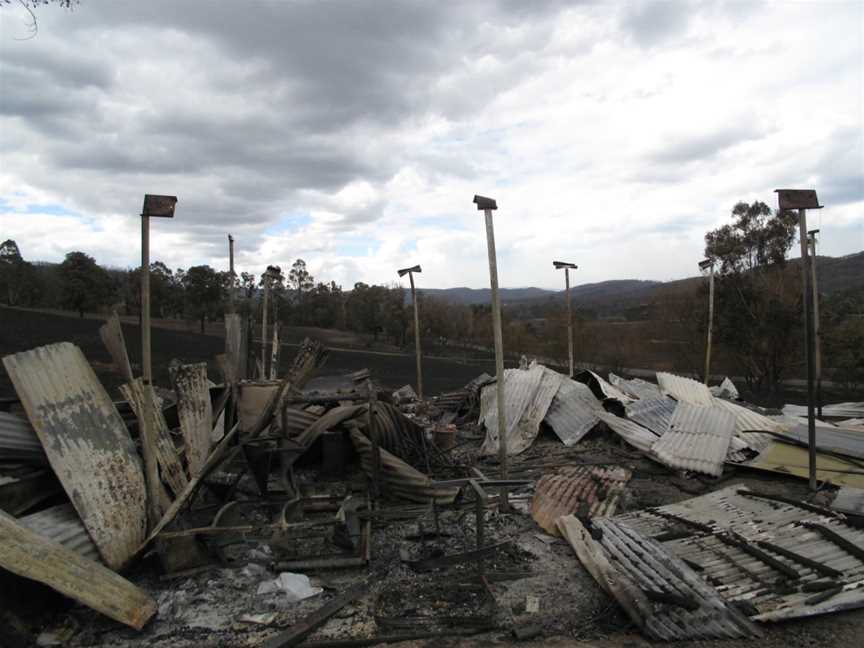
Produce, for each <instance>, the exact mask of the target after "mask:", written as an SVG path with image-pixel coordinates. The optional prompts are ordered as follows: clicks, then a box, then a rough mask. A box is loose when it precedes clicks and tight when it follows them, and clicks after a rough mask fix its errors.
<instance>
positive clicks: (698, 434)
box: [651, 402, 735, 477]
mask: <svg viewBox="0 0 864 648" xmlns="http://www.w3.org/2000/svg"><path fill="white" fill-rule="evenodd" d="M734 430H735V417H734V416H733V415H732V414H730V413H729V412H727V411H726V410H724V409H722V408H720V407H700V406H698V405H692V404H691V403H687V402H683V403H678V407H676V408H675V413H674V414H673V415H672V419H671V420H670V421H669V430H668V431H667V432H666V433H665V434H664V435H663V436H662V437H660V439H659V440H658V441H657V442H656V443H655V444H654V445H653V446H652V447H651V452H652V454H654V455H655V456H656V457H657V459H658V460H659V461H661V462H662V463H664V464H666V465H667V466H671V467H672V468H681V469H684V470H692V471H695V472H701V473H705V474H708V475H712V476H714V477H719V476H720V475H722V474H723V461H724V460H725V459H726V453H727V452H728V450H729V443H730V442H731V440H732V434H733V432H734Z"/></svg>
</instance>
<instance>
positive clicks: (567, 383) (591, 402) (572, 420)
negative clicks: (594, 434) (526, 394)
mask: <svg viewBox="0 0 864 648" xmlns="http://www.w3.org/2000/svg"><path fill="white" fill-rule="evenodd" d="M603 411H604V410H603V406H602V405H601V404H600V401H598V400H597V398H596V397H595V396H594V394H593V393H592V392H591V390H590V389H589V388H588V386H587V385H583V384H582V383H579V382H576V381H575V380H570V379H569V378H563V380H562V381H561V386H560V387H559V388H558V393H556V394H555V398H553V399H552V403H551V404H550V405H549V410H548V411H547V412H546V417H545V418H544V419H543V420H544V421H546V423H548V424H549V426H550V427H551V428H552V429H553V430H554V431H555V434H557V435H558V438H559V439H561V441H562V442H563V443H564V445H565V446H572V445H575V444H576V443H578V442H579V441H580V440H581V439H582V437H584V436H585V435H586V434H588V432H590V431H591V430H592V429H593V428H594V426H595V425H597V422H598V421H599V420H600V419H599V418H597V414H598V413H599V412H603Z"/></svg>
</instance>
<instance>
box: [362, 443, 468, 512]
mask: <svg viewBox="0 0 864 648" xmlns="http://www.w3.org/2000/svg"><path fill="white" fill-rule="evenodd" d="M351 442H352V443H353V444H354V448H355V449H356V450H357V453H358V454H359V455H360V465H361V466H362V467H363V472H365V473H366V476H367V477H368V478H369V479H374V478H375V468H374V466H375V463H374V457H373V451H372V442H371V441H370V440H369V439H367V438H366V436H365V435H364V434H363V433H362V432H360V431H358V430H351ZM378 452H379V453H380V457H381V463H380V473H379V476H380V480H381V487H382V491H383V493H384V494H390V495H393V496H395V497H399V498H401V499H405V500H408V501H409V502H419V503H421V504H428V503H429V502H431V501H432V500H435V502H436V503H437V504H449V503H450V502H452V501H453V500H454V499H456V495H457V494H458V492H459V488H458V487H456V486H437V485H436V484H435V482H433V481H432V480H431V479H430V478H429V477H427V476H426V475H424V474H423V473H421V472H420V471H419V470H417V469H415V468H412V467H411V466H409V465H408V464H407V463H405V462H404V461H402V460H401V459H399V458H398V457H396V456H394V455H392V454H390V453H389V452H387V451H386V450H384V449H383V448H380V447H379V448H378Z"/></svg>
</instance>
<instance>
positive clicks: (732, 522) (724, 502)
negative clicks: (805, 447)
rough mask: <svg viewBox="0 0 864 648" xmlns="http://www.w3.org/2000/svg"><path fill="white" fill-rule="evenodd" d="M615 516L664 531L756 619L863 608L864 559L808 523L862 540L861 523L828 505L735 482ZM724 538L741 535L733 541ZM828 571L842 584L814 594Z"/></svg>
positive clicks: (670, 545)
mask: <svg viewBox="0 0 864 648" xmlns="http://www.w3.org/2000/svg"><path fill="white" fill-rule="evenodd" d="M614 520H615V521H616V522H618V523H619V524H622V525H625V526H627V527H629V528H630V529H633V530H634V531H635V532H637V533H640V534H642V535H644V536H649V537H650V536H660V537H664V535H666V536H668V537H669V538H670V539H669V540H664V541H663V545H664V546H665V547H666V548H667V549H668V550H669V551H670V552H671V553H673V554H674V555H676V556H678V557H679V558H681V559H682V560H686V561H687V562H688V564H692V565H696V566H697V567H698V568H699V569H701V574H702V576H703V577H704V578H705V579H706V580H707V581H708V582H710V583H712V584H713V585H714V587H715V588H716V590H717V591H718V593H719V594H720V595H721V596H723V598H724V599H726V600H727V601H729V602H740V603H744V604H746V605H747V606H748V607H749V608H750V609H751V612H750V613H749V616H750V617H751V618H752V619H754V620H757V621H779V620H783V619H792V618H797V617H807V616H813V615H817V614H825V613H829V612H837V611H840V610H847V609H852V608H858V607H864V587H862V585H864V561H862V559H861V558H860V557H858V556H856V555H855V554H852V553H850V552H849V551H848V550H847V549H844V548H843V547H842V546H841V545H840V544H838V543H836V542H834V541H832V540H831V539H829V538H826V537H825V536H824V535H823V534H822V533H820V532H818V530H816V529H815V528H813V527H811V526H809V525H812V524H816V525H818V526H821V527H824V528H827V529H829V530H830V531H833V532H834V533H836V534H838V535H840V536H841V537H842V538H844V539H845V540H847V541H849V542H850V543H851V544H852V545H853V546H857V547H864V530H861V529H854V528H852V527H850V526H848V525H847V524H846V523H845V522H844V520H843V518H842V516H838V515H837V514H835V513H833V512H832V511H830V510H827V509H824V510H823V509H820V508H819V507H812V506H809V505H807V504H805V503H797V502H794V501H792V500H788V501H778V500H777V499H771V498H767V497H764V496H763V497H760V496H759V494H757V493H754V492H752V491H750V490H748V489H747V488H746V487H744V486H740V485H735V486H730V487H727V488H724V489H722V490H719V491H715V492H713V493H710V494H708V495H703V496H701V497H696V498H693V499H689V500H686V501H684V502H680V503H678V504H670V505H668V506H662V507H658V508H652V509H646V510H643V511H636V512H633V513H626V514H624V515H619V516H617V517H615V518H614ZM694 523H695V524H694ZM670 531H673V533H671V534H670V533H669V532H670ZM682 535H683V537H682ZM729 538H734V539H736V540H737V541H738V542H737V543H735V542H733V543H730V542H729V541H728V540H729ZM724 539H725V540H726V541H724ZM740 541H743V545H742V543H741V542H740ZM742 546H746V547H748V548H753V547H756V548H758V549H759V550H761V551H762V552H766V553H767V554H768V555H769V556H770V558H769V560H770V559H773V561H776V562H777V563H779V564H780V565H784V566H785V567H784V569H790V570H792V571H793V572H795V573H797V576H798V577H797V578H791V579H790V578H789V577H788V576H786V575H784V574H783V573H782V572H780V571H778V569H777V567H776V566H772V565H771V564H769V562H766V561H765V560H763V559H760V558H759V557H758V554H757V555H754V554H753V552H752V551H747V550H745V549H742ZM795 556H797V558H796V557H795ZM825 570H828V572H829V573H831V572H834V574H835V575H833V576H828V577H827V578H828V579H829V581H830V580H832V579H833V582H835V583H836V586H837V587H838V588H839V591H836V593H834V594H833V595H830V596H829V597H828V598H826V599H825V600H823V601H814V600H813V596H814V591H813V590H812V587H813V586H812V584H813V583H814V582H816V581H819V582H820V583H824V582H825V581H826V573H825ZM778 579H782V580H785V582H784V583H783V584H782V586H781V587H766V583H775V582H777V581H778ZM831 584H832V583H830V582H829V585H831ZM805 590H808V591H805ZM822 591H825V590H824V589H823V590H822Z"/></svg>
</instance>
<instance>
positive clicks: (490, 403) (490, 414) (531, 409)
mask: <svg viewBox="0 0 864 648" xmlns="http://www.w3.org/2000/svg"><path fill="white" fill-rule="evenodd" d="M563 378H564V377H563V376H562V375H561V374H559V373H557V372H555V371H551V370H549V369H547V368H546V367H544V366H542V365H537V364H535V365H532V366H531V367H530V368H528V369H507V370H506V371H505V372H504V401H505V402H504V417H505V419H506V430H507V453H508V454H519V453H520V452H523V451H524V450H525V449H526V448H528V447H529V446H530V445H531V444H532V443H533V442H534V439H535V438H536V437H537V433H538V432H539V430H540V421H542V420H543V417H544V416H545V415H546V412H547V411H548V410H549V405H550V404H551V402H552V399H553V398H554V397H555V394H556V393H557V392H558V388H559V387H560V385H561V380H562V379H563ZM497 403H498V395H497V388H496V386H494V385H487V386H486V387H484V388H483V391H482V395H481V398H480V422H481V423H483V424H484V425H485V426H486V438H485V439H484V441H483V445H482V446H481V447H480V451H481V452H482V453H483V454H487V455H492V454H496V453H497V452H498V404H497Z"/></svg>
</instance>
